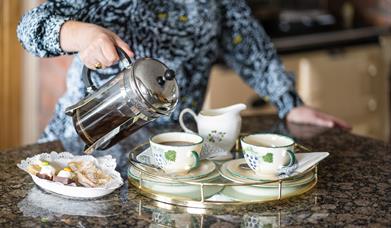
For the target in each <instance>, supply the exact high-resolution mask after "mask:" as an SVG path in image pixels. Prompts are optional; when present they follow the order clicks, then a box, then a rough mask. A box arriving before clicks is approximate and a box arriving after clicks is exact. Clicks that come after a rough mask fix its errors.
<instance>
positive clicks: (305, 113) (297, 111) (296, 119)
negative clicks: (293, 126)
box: [286, 106, 352, 130]
mask: <svg viewBox="0 0 391 228" xmlns="http://www.w3.org/2000/svg"><path fill="white" fill-rule="evenodd" d="M286 120H287V121H288V122H293V123H299V124H312V125H317V126H321V127H338V128H343V129H347V130H350V129H352V127H351V126H350V124H348V123H347V122H345V121H344V120H342V119H339V118H337V117H334V116H332V115H329V114H326V113H323V112H320V111H317V110H315V109H313V108H310V107H308V106H300V107H296V108H293V109H292V110H291V111H290V112H289V113H288V115H287V117H286Z"/></svg>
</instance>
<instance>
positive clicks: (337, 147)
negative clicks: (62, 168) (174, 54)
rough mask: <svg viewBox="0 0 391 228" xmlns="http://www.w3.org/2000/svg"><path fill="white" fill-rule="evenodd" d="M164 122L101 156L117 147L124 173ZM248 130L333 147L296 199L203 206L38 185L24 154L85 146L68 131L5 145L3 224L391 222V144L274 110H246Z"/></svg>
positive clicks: (0, 179) (124, 190) (0, 181)
mask: <svg viewBox="0 0 391 228" xmlns="http://www.w3.org/2000/svg"><path fill="white" fill-rule="evenodd" d="M174 128H175V127H174ZM166 129H167V128H166V127H165V128H160V129H159V128H156V127H155V128H151V127H150V128H148V127H145V128H143V129H141V130H140V131H139V132H137V133H136V134H135V135H132V136H131V137H129V138H128V139H127V140H125V141H124V142H122V143H121V144H119V145H116V146H115V147H113V148H111V149H110V150H108V151H100V152H97V153H96V156H100V155H103V154H115V155H114V156H115V157H116V159H117V161H118V167H119V170H120V171H121V173H122V175H123V176H124V177H125V175H126V162H127V161H126V160H127V159H126V151H129V149H130V148H132V147H134V146H135V145H136V144H139V143H140V142H142V141H143V140H145V139H146V138H147V137H148V136H149V135H150V134H154V133H156V132H160V131H163V130H166ZM242 132H246V133H249V132H279V133H283V134H288V135H291V136H293V137H294V138H295V139H296V140H297V142H299V143H301V144H303V145H305V146H307V147H309V148H312V149H313V150H314V151H329V152H330V156H329V157H328V158H327V159H326V160H324V161H322V162H321V164H320V165H319V167H318V168H319V181H318V184H317V185H316V186H315V188H314V189H312V190H310V191H309V192H307V193H304V194H303V195H300V196H297V197H294V198H290V199H285V200H281V201H275V202H269V203H263V204H252V205H247V206H229V207H220V208H219V209H213V210H202V209H191V208H190V209H189V208H184V207H175V206H172V205H168V204H164V203H158V202H156V201H153V200H151V199H148V198H145V197H143V196H141V195H140V194H138V193H137V191H136V190H135V189H134V188H133V187H131V186H129V185H128V184H125V185H124V186H122V187H121V188H120V189H118V190H116V191H115V192H113V193H112V194H110V195H108V196H106V197H103V198H100V199H97V200H83V201H78V200H73V199H65V198H62V197H59V196H57V195H54V194H51V193H46V192H44V191H43V190H41V189H39V188H38V187H36V186H35V185H34V183H33V182H32V179H31V177H30V176H29V175H28V174H27V173H25V172H23V171H21V170H19V169H18V168H17V167H16V164H17V163H18V162H19V161H20V160H21V159H24V158H26V157H29V156H32V155H35V154H38V153H42V152H50V151H52V150H55V151H64V150H68V151H72V152H74V153H80V151H81V148H82V144H81V143H80V141H78V139H70V140H69V141H62V142H60V141H56V142H50V143H46V144H34V145H29V146H25V147H21V148H16V149H10V150H4V151H1V152H0V172H1V175H0V227H23V226H28V227H31V226H56V227H58V226H80V227H95V226H123V227H125V226H130V227H145V226H151V227H155V226H159V225H169V226H173V225H175V226H178V227H238V226H242V227H246V226H248V225H251V222H252V223H253V225H254V224H255V223H257V224H263V225H267V226H268V227H278V226H297V227H303V226H307V227H313V226H326V225H331V226H347V225H351V226H368V225H373V226H380V227H389V226H390V225H391V197H390V193H391V172H390V167H391V151H390V146H389V145H387V144H385V143H384V142H382V141H378V140H374V139H370V138H365V137H361V136H357V135H352V134H350V133H348V132H345V131H342V130H339V129H324V128H318V127H312V126H300V125H294V124H290V125H289V126H287V125H286V124H284V123H283V122H280V121H279V120H278V119H277V118H276V117H275V116H259V117H247V118H244V120H243V127H242Z"/></svg>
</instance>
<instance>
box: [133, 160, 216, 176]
mask: <svg viewBox="0 0 391 228" xmlns="http://www.w3.org/2000/svg"><path fill="white" fill-rule="evenodd" d="M136 166H137V167H138V168H141V169H143V170H145V171H146V173H149V174H152V175H153V176H161V177H167V178H171V179H176V180H183V181H186V180H195V179H199V178H202V177H205V176H207V175H208V174H210V173H212V172H213V171H214V170H216V165H215V164H214V163H213V162H212V161H208V160H202V161H201V162H200V166H199V167H198V168H196V169H192V170H190V171H189V172H188V173H187V174H185V175H176V174H167V173H165V172H164V171H163V170H161V169H159V168H153V167H151V166H148V165H143V164H136Z"/></svg>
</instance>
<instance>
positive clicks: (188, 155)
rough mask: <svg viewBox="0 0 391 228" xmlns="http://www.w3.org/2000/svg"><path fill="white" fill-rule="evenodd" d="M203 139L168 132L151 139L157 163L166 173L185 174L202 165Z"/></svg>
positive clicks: (192, 135) (196, 136) (186, 134)
mask: <svg viewBox="0 0 391 228" xmlns="http://www.w3.org/2000/svg"><path fill="white" fill-rule="evenodd" d="M203 141H204V140H203V138H202V137H201V136H199V135H196V134H191V133H185V132H168V133H162V134H158V135H155V136H153V137H151V138H150V139H149V143H150V145H151V151H152V155H153V157H154V159H155V163H156V164H157V165H158V166H159V167H160V168H161V169H163V170H164V171H165V172H166V173H169V174H173V173H178V174H185V173H187V172H188V171H190V170H191V169H193V168H196V167H198V166H199V164H200V154H201V149H202V144H203Z"/></svg>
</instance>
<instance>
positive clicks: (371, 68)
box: [0, 0, 391, 149]
mask: <svg viewBox="0 0 391 228" xmlns="http://www.w3.org/2000/svg"><path fill="white" fill-rule="evenodd" d="M42 2H44V1H42V0H0V126H1V127H0V149H3V148H9V147H16V146H19V145H23V144H29V143H34V142H35V141H36V140H37V138H38V137H39V135H40V133H41V132H42V131H43V129H44V128H45V126H46V124H47V123H48V121H49V120H50V117H51V115H52V113H53V110H54V105H55V103H56V101H57V99H58V98H59V97H60V96H61V95H62V94H63V93H64V91H65V89H66V86H65V77H66V71H67V68H68V66H69V64H70V62H71V60H72V56H62V57H57V58H49V59H39V58H36V57H33V56H31V55H29V54H27V53H26V52H25V51H23V50H22V48H21V46H20V44H19V42H18V40H17V38H16V26H17V23H18V21H19V18H20V16H21V15H23V13H24V12H25V11H27V10H28V9H31V8H33V7H35V6H36V5H38V4H40V3H42ZM248 4H249V5H250V7H251V8H252V11H253V14H254V16H255V17H256V18H257V19H258V20H259V21H260V23H261V24H262V25H263V27H264V28H265V30H266V32H267V33H268V34H269V35H270V37H271V39H272V41H273V43H274V45H275V47H276V49H277V51H278V53H279V54H280V56H281V59H282V60H283V62H284V64H285V66H286V69H287V70H288V71H291V72H294V73H295V75H296V77H297V90H298V92H299V94H300V95H301V97H302V98H303V100H304V102H305V103H307V104H308V105H311V106H314V107H316V108H318V109H320V110H322V111H325V112H328V113H332V114H334V115H336V116H339V117H341V118H344V119H345V120H347V121H348V122H350V123H351V124H352V125H353V133H356V134H360V135H364V136H368V137H372V138H376V139H379V140H383V141H386V142H389V141H390V95H391V93H390V89H389V88H390V72H391V71H390V67H391V0H248ZM226 91H230V92H229V93H227V92H226ZM238 102H243V103H246V104H247V105H248V107H249V109H248V110H246V111H245V113H244V115H261V114H263V113H275V112H276V110H275V109H274V107H273V106H271V105H270V104H268V102H267V101H264V100H262V99H260V98H259V96H257V95H256V94H255V93H254V92H253V91H252V90H251V89H250V88H249V87H248V86H247V85H246V84H245V83H244V82H242V80H241V79H240V77H238V76H237V75H236V74H235V72H233V71H232V70H231V69H229V68H227V67H226V66H225V65H224V63H222V62H221V63H217V64H216V65H215V66H214V68H213V70H212V73H211V76H210V79H209V84H208V94H207V97H206V100H205V103H204V108H217V107H221V106H226V105H230V104H233V103H238Z"/></svg>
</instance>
